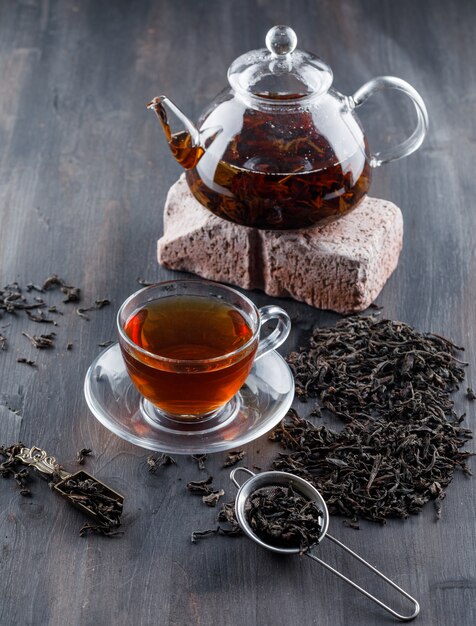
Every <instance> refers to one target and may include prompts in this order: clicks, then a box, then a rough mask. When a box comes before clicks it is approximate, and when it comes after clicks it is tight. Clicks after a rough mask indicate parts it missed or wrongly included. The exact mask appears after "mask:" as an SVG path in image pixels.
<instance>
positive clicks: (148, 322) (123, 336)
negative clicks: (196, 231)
mask: <svg viewBox="0 0 476 626" xmlns="http://www.w3.org/2000/svg"><path fill="white" fill-rule="evenodd" d="M274 317H276V318H277V319H278V326H277V328H276V329H275V330H274V331H273V333H272V334H271V335H270V336H269V337H267V338H266V339H265V340H263V341H262V342H261V343H260V342H259V330H260V326H261V324H262V323H263V322H264V321H267V320H268V319H271V318H274ZM118 327H119V338H120V339H119V343H120V346H121V351H122V355H123V358H124V361H125V364H126V367H127V371H128V373H129V376H130V378H131V379H132V381H133V383H134V385H135V386H136V388H137V389H138V391H139V392H140V394H141V395H142V396H143V398H144V399H145V400H146V401H147V402H148V403H150V404H151V405H152V408H153V409H155V410H156V411H157V410H158V411H159V412H160V414H161V416H164V415H165V416H167V417H169V418H171V419H174V420H179V421H198V420H202V419H204V418H209V417H211V416H215V415H216V414H217V412H219V411H220V410H221V409H222V408H223V407H224V406H225V405H226V404H227V403H228V402H229V401H230V400H231V399H232V398H233V397H234V396H235V394H236V393H237V392H238V391H239V389H240V388H241V387H242V385H243V384H244V382H245V381H246V379H247V377H248V375H249V373H250V371H251V368H252V366H253V362H254V360H255V358H258V357H259V356H262V355H263V354H264V353H265V352H267V351H268V350H271V349H274V348H275V347H277V346H278V345H280V343H282V342H283V341H284V340H285V338H286V336H287V334H288V332H289V328H290V322H289V318H288V316H287V314H286V313H285V312H284V311H283V310H282V309H280V308H279V307H274V306H271V307H264V308H262V309H261V310H258V309H257V308H256V307H255V305H254V304H253V303H252V302H251V301H250V300H248V298H246V297H245V296H243V295H241V294H240V293H239V292H237V291H235V290H234V289H231V288H230V287H226V286H224V285H219V284H217V283H211V282H206V281H200V280H184V281H171V282H167V283H161V284H159V285H152V286H150V287H147V288H145V289H142V290H141V291H139V292H137V293H136V294H134V295H133V296H131V297H130V298H129V299H128V300H126V302H125V303H124V304H123V305H122V307H121V309H120V311H119V314H118ZM149 408H150V407H149ZM149 413H150V410H149Z"/></svg>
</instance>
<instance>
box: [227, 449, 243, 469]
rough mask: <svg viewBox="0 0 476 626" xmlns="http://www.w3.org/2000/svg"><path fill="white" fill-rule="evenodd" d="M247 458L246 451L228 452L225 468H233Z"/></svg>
mask: <svg viewBox="0 0 476 626" xmlns="http://www.w3.org/2000/svg"><path fill="white" fill-rule="evenodd" d="M244 456H245V451H244V450H234V451H232V452H228V455H227V457H226V461H225V463H224V464H223V467H231V466H232V465H236V464H237V463H239V462H240V461H241V459H242V458H243V457H244Z"/></svg>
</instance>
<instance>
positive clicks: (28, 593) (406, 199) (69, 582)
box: [0, 0, 476, 626]
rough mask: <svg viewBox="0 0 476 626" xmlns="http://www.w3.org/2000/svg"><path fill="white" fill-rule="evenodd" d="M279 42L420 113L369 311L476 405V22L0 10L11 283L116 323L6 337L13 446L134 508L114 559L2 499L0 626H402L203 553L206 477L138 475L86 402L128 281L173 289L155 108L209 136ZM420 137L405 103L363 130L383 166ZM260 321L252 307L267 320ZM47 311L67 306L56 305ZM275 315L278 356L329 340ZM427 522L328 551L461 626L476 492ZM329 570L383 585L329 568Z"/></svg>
mask: <svg viewBox="0 0 476 626" xmlns="http://www.w3.org/2000/svg"><path fill="white" fill-rule="evenodd" d="M276 23H285V24H290V25H291V26H293V27H294V28H295V30H296V32H297V34H298V38H299V45H300V46H302V47H303V48H307V49H309V50H312V51H314V52H316V53H317V54H319V55H320V56H322V57H323V58H324V59H326V60H327V61H328V62H329V63H330V65H331V66H332V68H333V70H334V75H335V81H334V84H335V86H336V88H337V89H339V90H340V91H342V92H343V93H348V94H350V93H353V91H355V90H356V89H357V88H358V87H359V86H360V85H361V84H362V83H364V82H365V81H367V80H368V79H370V78H371V77H373V76H375V75H379V74H393V75H396V76H400V77H401V78H404V79H406V80H408V81H409V82H410V83H412V84H413V85H414V86H415V87H416V88H417V89H418V90H419V91H420V93H421V94H422V96H423V98H424V99H425V101H426V102H427V104H428V109H429V114H430V119H431V128H430V132H429V135H428V139H427V141H426V143H425V144H424V146H423V148H422V149H421V150H420V151H419V152H418V153H416V154H415V155H412V156H411V157H409V158H408V159H405V160H402V161H399V162H397V163H394V164H391V165H388V166H386V167H382V168H381V169H380V170H379V171H376V172H375V175H374V182H373V187H372V195H374V196H376V197H382V198H387V199H388V200H390V201H393V202H395V203H396V204H397V205H398V206H399V207H401V209H402V212H403V214H404V224H405V235H404V249H403V252H402V255H401V258H400V264H399V267H398V268H397V270H396V272H395V273H394V274H393V275H392V277H391V279H390V281H389V283H388V284H387V285H386V287H385V289H384V291H383V293H382V294H381V296H380V298H379V303H380V304H382V305H383V306H384V307H385V308H384V313H385V315H387V316H388V317H391V318H393V319H401V320H403V321H405V322H409V323H411V324H414V325H415V326H417V327H418V328H420V329H422V330H432V331H435V332H440V333H442V334H445V335H446V336H449V337H451V338H453V339H454V340H455V341H456V342H457V343H461V344H463V345H465V346H466V347H467V350H466V354H465V358H466V359H467V360H468V361H469V362H470V366H469V368H468V383H469V384H473V386H474V385H476V374H475V372H476V355H475V341H474V336H475V329H476V314H475V302H476V280H475V276H476V253H475V245H474V233H475V227H476V223H475V222H476V218H475V211H474V206H473V199H474V196H475V192H476V184H475V177H474V172H473V167H472V163H473V160H474V154H475V141H476V115H475V113H476V63H475V61H476V59H475V48H474V32H475V29H476V8H475V5H474V3H473V2H470V1H469V0H468V1H464V0H454V1H453V2H451V3H448V2H443V1H442V0H421V1H420V2H418V3H417V2H413V1H412V0H401V1H400V2H391V1H390V0H383V1H382V0H357V1H355V2H354V1H353V2H351V1H350V0H347V1H345V2H344V1H343V0H338V1H335V0H332V1H331V0H315V1H311V0H309V1H307V2H295V1H291V0H254V1H253V0H240V1H238V0H232V1H229V2H220V1H219V0H208V1H205V0H182V1H181V2H167V1H165V0H163V1H160V0H159V1H157V0H155V1H153V0H149V1H147V0H143V1H142V0H140V1H136V2H133V3H132V2H128V1H126V0H121V1H115V2H113V1H112V0H111V1H106V0H75V1H73V0H49V1H48V0H44V1H39V0H18V1H17V2H7V1H3V2H0V86H1V88H0V148H1V149H0V283H1V284H2V285H3V284H5V283H7V282H10V281H13V280H18V281H19V282H20V283H22V284H24V285H25V284H26V283H27V282H29V281H32V282H35V283H41V282H42V281H43V280H44V279H45V278H46V276H48V275H49V274H51V273H52V272H57V273H59V274H61V275H62V276H64V277H65V278H66V279H67V280H68V281H71V282H72V283H73V284H75V285H80V286H81V287H82V288H83V302H84V303H85V305H87V304H88V303H90V302H92V301H94V299H95V298H110V299H111V301H112V306H111V307H108V308H105V309H103V310H101V311H97V312H93V313H92V314H91V320H90V321H89V322H87V321H85V320H82V319H80V318H79V317H78V316H77V315H75V313H74V310H73V308H68V307H71V305H61V306H62V308H63V310H64V313H65V314H64V315H63V316H60V317H58V324H59V326H58V327H57V329H56V332H57V336H58V338H57V348H56V349H55V350H54V351H51V352H50V351H43V352H40V351H36V350H34V349H33V348H32V347H30V345H29V343H28V342H27V341H26V340H25V338H24V337H22V336H21V331H22V330H27V331H29V332H31V330H33V331H38V328H37V326H38V325H36V326H35V327H34V328H32V326H33V324H32V323H31V322H28V321H27V320H25V319H23V317H20V316H18V318H16V319H10V318H6V317H4V318H3V319H0V332H2V333H3V334H5V335H6V336H7V337H8V346H9V350H8V351H7V352H0V441H1V442H4V443H7V444H8V443H11V442H12V441H13V440H14V439H17V438H18V437H20V438H21V439H22V440H23V441H24V442H26V443H30V444H34V443H35V444H39V445H41V446H43V447H44V448H45V449H47V450H48V451H49V452H50V453H52V454H54V455H55V456H57V457H58V459H60V460H61V461H62V462H63V464H64V465H65V466H66V467H69V468H74V467H76V465H75V460H74V459H75V456H76V451H77V450H79V449H80V448H82V447H83V446H87V447H91V448H92V449H93V451H94V456H93V457H90V458H88V459H87V464H86V468H87V469H88V470H90V471H91V472H92V473H95V474H97V475H98V476H99V477H100V478H103V479H105V480H106V481H107V482H109V483H110V484H111V485H112V486H113V487H114V488H116V489H118V490H119V491H122V492H123V493H124V494H125V496H126V508H125V519H124V522H125V523H124V529H125V534H124V536H122V537H120V538H118V539H114V540H105V539H102V538H97V537H91V538H88V539H80V538H79V537H78V529H79V527H80V525H81V524H82V522H83V520H82V518H81V515H80V514H79V513H78V512H76V511H74V510H71V509H70V508H69V507H68V506H67V505H66V504H65V503H64V502H63V501H61V500H59V499H58V498H56V497H55V496H54V494H53V493H51V492H50V491H49V490H48V489H47V487H46V485H45V484H44V483H43V482H41V481H39V480H37V481H35V483H34V485H33V497H32V498H30V499H27V498H21V497H20V496H19V495H18V493H17V491H16V490H15V488H14V485H13V483H12V482H11V481H9V482H7V481H2V482H1V483H0V542H1V548H0V568H1V572H2V576H1V582H0V624H1V625H2V626H10V625H13V624H24V625H34V626H37V625H38V626H42V625H45V624H48V625H52V626H60V625H63V624H65V623H67V624H71V625H81V626H93V625H96V624H106V625H108V624H114V625H117V626H119V625H120V626H122V625H129V624H131V623H134V624H137V625H138V626H139V625H141V626H142V625H144V626H145V625H148V624H155V625H159V626H160V625H165V624H171V625H174V626H186V625H187V626H188V625H190V624H196V625H200V626H208V625H209V624H212V623H220V624H223V625H226V626H228V625H230V626H235V625H236V626H237V625H238V624H240V625H241V624H246V625H247V626H258V625H259V626H261V625H267V624H273V625H281V624H283V625H284V624H295V623H299V624H306V625H307V624H319V625H320V626H331V625H332V626H347V625H349V624H352V625H353V626H360V625H362V626H371V625H373V624H375V625H376V624H385V623H391V620H389V619H388V620H387V619H386V618H385V617H384V616H383V615H382V613H381V611H380V610H378V609H377V608H376V607H375V608H374V607H373V606H372V605H370V604H369V603H368V601H366V600H365V599H364V598H361V597H360V596H359V595H358V594H355V593H353V592H351V591H350V590H349V589H347V588H346V587H345V586H344V585H343V584H341V583H340V582H339V581H337V580H336V579H334V578H333V577H332V576H331V575H330V574H328V573H326V572H325V571H323V570H322V569H321V568H319V566H318V565H317V564H315V563H312V562H311V560H310V559H299V558H297V557H296V558H292V557H288V558H277V557H276V556H274V555H272V554H270V553H269V554H268V553H267V552H264V551H263V550H260V549H259V548H258V546H255V545H254V544H252V543H251V542H249V541H248V540H245V539H243V538H241V539H235V540H231V539H230V540H229V539H226V538H223V537H218V538H216V539H215V538H213V539H209V540H208V541H203V542H201V543H199V544H197V545H191V544H190V541H189V536H190V533H191V531H192V530H195V529H199V528H206V527H209V526H210V525H211V524H212V525H213V524H214V517H215V514H216V512H215V511H214V510H213V509H208V508H206V507H204V506H203V505H202V504H201V502H200V499H199V498H196V499H195V498H193V497H192V496H191V495H190V494H188V493H187V492H186V489H185V483H186V482H187V481H188V480H191V479H194V478H197V476H198V474H199V471H198V469H197V468H196V465H195V463H193V462H192V461H191V460H190V459H189V458H188V457H184V458H179V459H178V465H177V466H172V467H167V468H163V471H161V472H160V473H159V474H158V475H156V476H153V475H150V474H148V472H147V467H146V465H147V464H146V457H147V454H148V453H147V452H146V451H145V450H141V449H139V448H137V447H134V446H132V445H130V444H128V443H126V442H123V441H121V440H119V439H118V438H116V437H114V436H113V435H111V434H110V433H109V432H108V431H106V430H105V429H104V428H103V427H102V426H101V425H100V424H99V423H98V422H96V420H95V419H94V418H93V417H92V415H91V414H90V413H89V411H88V408H87V406H86V403H85V400H84V397H83V393H82V384H83V379H84V374H85V372H86V370H87V367H88V365H89V363H90V362H91V360H92V359H93V358H94V357H95V355H96V354H97V353H98V351H99V350H100V348H99V347H98V345H97V344H98V343H100V342H101V341H105V340H108V339H114V337H115V330H114V324H115V321H114V317H115V310H116V309H117V307H118V306H119V304H120V303H121V302H122V301H123V299H124V298H125V297H126V296H127V295H128V294H130V293H131V292H132V291H134V290H135V289H136V288H137V286H138V285H137V278H138V277H139V276H143V277H146V278H148V279H149V280H156V279H164V278H168V277H171V276H173V275H174V274H173V273H172V272H169V271H165V270H164V269H162V268H160V267H158V266H157V264H156V260H155V258H156V257H155V250H156V241H157V239H158V237H159V236H160V234H161V230H162V223H161V222H162V217H161V211H162V206H163V203H164V200H165V196H166V193H167V190H168V187H169V186H170V185H171V184H172V183H173V182H174V181H175V180H176V178H177V177H178V174H179V168H178V166H176V164H175V163H174V162H173V161H172V159H171V158H170V156H169V154H168V151H167V148H166V145H165V142H164V140H163V137H162V136H161V135H160V130H159V128H158V126H157V123H156V121H155V120H154V118H153V116H152V115H151V114H150V113H148V112H146V110H145V104H146V103H147V102H148V100H149V99H150V98H151V97H153V96H155V95H157V94H158V93H166V94H167V95H169V96H170V97H171V98H173V99H174V100H175V101H177V103H179V105H181V107H182V108H183V109H184V111H185V112H187V113H188V114H189V115H190V116H191V117H197V116H198V114H199V113H200V111H201V109H202V108H203V107H204V105H205V104H207V103H208V102H209V101H210V100H211V99H212V98H213V97H214V96H215V94H216V93H217V92H218V91H219V90H221V89H222V88H223V87H224V86H225V85H226V82H225V81H226V69H227V67H228V65H229V64H230V63H231V61H232V60H233V59H234V58H235V57H236V56H238V55H239V54H241V53H243V52H244V51H246V50H249V49H252V48H256V47H260V46H261V45H262V43H263V40H264V36H265V34H266V31H267V29H268V28H269V27H270V26H272V25H274V24H276ZM392 95H393V94H392ZM407 115H409V110H408V109H407V108H406V105H405V102H404V101H403V100H402V99H399V98H398V97H395V99H392V98H391V97H385V98H384V97H383V96H382V97H381V98H380V97H377V98H376V99H375V103H374V104H372V105H371V104H370V103H369V105H368V107H367V108H366V110H365V111H364V110H363V109H362V114H361V118H362V120H363V122H364V124H366V125H367V126H369V125H371V126H372V129H371V130H370V131H369V136H370V140H371V142H372V143H371V145H373V146H375V150H378V149H379V146H381V145H387V144H388V145H390V144H391V142H393V141H395V140H396V139H397V138H399V137H400V138H401V137H403V136H404V134H405V133H406V132H408V129H409V126H410V123H409V122H408V119H409V118H408V116H407ZM251 297H252V298H253V300H254V301H255V302H256V303H257V304H258V305H259V306H262V305H263V304H266V303H269V302H270V301H272V299H271V298H268V297H266V296H265V295H263V294H261V293H259V292H256V293H255V292H253V293H252V294H251ZM51 299H52V300H55V299H56V300H55V303H58V306H59V305H60V302H61V299H60V297H59V294H51ZM279 302H280V304H281V305H282V306H284V307H285V308H286V309H287V310H288V312H289V313H290V315H291V317H292V320H293V324H294V327H293V332H292V335H291V337H290V339H289V340H288V342H287V344H286V345H285V346H284V348H283V351H284V352H287V351H288V350H290V349H291V348H292V347H293V346H295V345H298V344H302V343H303V342H304V341H305V337H306V334H307V333H308V332H309V330H310V329H311V328H312V327H313V326H314V325H323V324H327V323H331V322H333V321H335V320H336V319H337V316H336V315H333V314H330V313H327V312H323V311H317V310H314V309H311V308H309V307H307V306H305V305H301V304H298V303H295V302H292V301H289V300H281V301H279ZM6 324H10V326H8V327H6V328H4V326H5V325H6ZM47 330H48V329H47ZM68 342H72V343H73V349H72V350H70V351H68V350H66V344H67V343H68ZM17 356H27V357H33V358H36V359H37V361H38V367H37V368H36V369H34V368H29V367H28V366H26V365H22V364H18V363H16V357H17ZM459 407H460V408H461V410H465V411H466V412H467V423H468V424H469V425H470V426H471V427H474V417H475V404H474V403H473V404H469V403H467V402H465V401H464V399H463V398H460V401H459ZM310 408H311V407H310V406H309V407H304V408H302V409H301V412H305V410H306V409H307V410H309V409H310ZM270 446H271V444H269V443H268V442H267V441H266V439H265V438H264V439H262V440H260V441H257V442H255V443H253V444H250V445H248V446H246V462H247V464H248V465H250V466H251V465H253V464H256V465H259V466H262V467H266V466H267V463H268V461H269V458H270V456H271V455H272V454H273V452H274V448H271V447H270ZM468 449H471V446H468ZM473 450H474V445H473ZM222 464H223V455H220V454H218V455H215V456H213V457H211V458H209V460H208V461H207V468H208V471H209V472H210V473H211V474H212V475H213V476H214V477H215V483H216V484H217V486H222V487H223V488H224V489H225V490H226V491H227V495H228V496H229V497H230V498H231V497H232V496H233V494H234V491H233V489H232V487H231V486H230V483H229V480H228V473H227V471H225V470H223V469H222V467H221V466H222ZM203 474H204V475H206V474H205V473H203ZM433 518H434V512H433V511H432V509H431V506H430V507H428V508H427V509H426V510H425V511H424V512H423V513H422V514H421V515H420V516H417V517H413V518H411V519H409V520H407V521H405V522H391V523H388V524H387V525H386V526H385V527H380V526H375V525H370V524H362V525H361V530H360V531H359V532H355V531H352V530H349V529H346V528H344V527H343V526H342V523H341V521H340V520H339V519H334V520H332V530H333V534H335V535H336V536H337V537H339V538H341V539H342V540H344V541H345V542H347V543H348V544H349V545H351V546H352V547H353V548H354V549H355V550H356V551H357V552H360V553H362V554H363V555H365V556H367V557H368V558H369V560H370V561H371V562H373V563H375V564H376V565H378V566H381V568H382V569H383V570H384V571H385V572H386V573H387V574H388V575H389V576H390V577H391V578H393V579H395V580H396V581H397V582H398V583H400V584H401V585H402V586H403V587H404V588H406V589H408V590H410V591H411V592H413V593H414V595H415V596H416V597H417V598H418V599H419V600H420V602H421V605H422V613H421V617H419V618H418V622H416V623H419V624H421V625H422V626H423V625H424V626H435V625H441V626H443V625H444V626H452V625H457V624H458V625H462V626H469V625H470V624H471V625H472V624H474V623H475V621H476V608H475V607H476V523H475V519H476V482H475V481H474V479H466V478H464V477H462V476H457V477H456V478H455V480H454V482H453V484H452V485H451V487H450V488H449V489H448V495H447V498H446V500H445V501H444V507H443V518H442V520H441V521H440V522H438V523H436V522H434V519H433ZM320 551H321V556H323V557H325V558H329V560H331V561H333V562H337V563H338V564H339V566H340V567H342V569H343V571H344V572H345V573H347V574H349V573H350V574H352V575H359V576H360V581H361V582H362V583H363V584H367V585H369V586H370V585H373V581H372V579H371V577H369V576H368V575H367V574H365V573H364V572H361V571H359V570H358V568H356V567H354V566H353V565H351V564H349V563H347V562H345V561H344V559H343V558H342V557H341V556H340V555H338V554H337V552H336V551H335V550H334V549H333V546H332V545H322V546H321V548H320Z"/></svg>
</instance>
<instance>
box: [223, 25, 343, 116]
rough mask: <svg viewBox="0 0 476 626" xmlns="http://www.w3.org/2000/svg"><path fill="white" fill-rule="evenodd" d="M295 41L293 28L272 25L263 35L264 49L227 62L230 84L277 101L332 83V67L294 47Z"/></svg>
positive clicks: (305, 94)
mask: <svg viewBox="0 0 476 626" xmlns="http://www.w3.org/2000/svg"><path fill="white" fill-rule="evenodd" d="M296 44H297V37H296V33H295V32H294V30H293V29H292V28H290V27H289V26H274V27H273V28H271V30H269V31H268V34H267V35H266V48H260V49H259V50H251V51H250V52H246V53H245V54H242V55H241V56H240V57H238V58H237V59H235V60H234V61H233V63H232V64H231V65H230V67H229V69H228V81H229V82H230V85H231V86H232V87H233V89H234V90H235V91H238V92H241V93H245V94H247V95H251V96H255V97H261V98H265V99H266V100H267V101H268V102H270V101H271V102H272V101H273V100H277V101H278V102H279V103H280V104H283V102H282V101H283V100H288V101H289V100H301V99H303V98H306V97H309V96H315V95H319V94H322V93H325V92H326V91H327V90H328V89H329V87H330V86H331V84H332V77H333V75H332V70H331V68H330V67H329V66H328V65H327V63H325V62H324V61H323V60H322V59H320V58H319V57H317V56H315V55H313V54H311V53H310V52H306V51H305V50H296Z"/></svg>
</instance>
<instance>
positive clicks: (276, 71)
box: [148, 26, 428, 230]
mask: <svg viewBox="0 0 476 626" xmlns="http://www.w3.org/2000/svg"><path fill="white" fill-rule="evenodd" d="M296 44H297V38H296V34H295V32H294V31H293V30H292V29H291V28H289V27H287V26H275V27H274V28H272V29H271V30H270V31H269V32H268V34H267V36H266V48H263V49H260V50H253V51H251V52H247V53H246V54H243V55H242V56H240V57H238V58H237V59H236V60H235V61H234V62H233V63H232V64H231V66H230V68H229V70H228V81H229V83H230V86H229V87H228V88H227V89H225V90H224V91H222V92H221V93H220V94H219V95H218V96H217V97H216V99H215V100H214V101H213V102H212V103H211V104H210V105H209V106H208V107H207V109H206V110H205V111H204V112H203V113H202V115H201V116H200V118H199V120H198V123H197V125H195V124H193V123H192V122H191V121H190V120H189V119H188V117H187V116H186V115H184V113H182V111H181V110H180V109H179V108H178V107H177V106H176V105H175V104H174V103H173V102H172V101H171V100H169V98H167V97H166V96H160V97H158V98H154V100H153V101H152V102H150V103H149V104H148V108H149V109H152V110H153V111H155V112H156V113H157V115H158V117H159V120H160V122H161V124H162V128H163V131H164V133H165V135H166V138H167V141H168V144H169V147H170V149H171V151H172V154H173V155H174V157H175V158H176V160H177V161H178V163H180V165H182V166H183V167H184V168H185V169H186V179H187V182H188V185H189V187H190V190H191V191H192V193H193V195H194V196H195V197H196V198H197V200H198V201H199V202H200V203H201V204H202V205H203V206H204V207H206V208H207V209H209V210H210V211H212V213H214V214H215V215H218V216H219V217H221V218H224V219H226V220H229V221H231V222H235V223H236V224H242V225H244V226H252V227H255V228H263V229H273V230H286V229H298V228H307V227H310V226H316V225H319V226H320V225H324V224H326V223H328V222H331V221H333V220H336V219H338V218H340V217H342V216H344V215H346V214H347V213H349V211H352V209H354V208H355V207H356V206H357V205H358V204H359V203H360V202H361V201H362V200H363V198H364V197H365V196H366V194H367V192H368V190H369V187H370V181H371V172H372V168H374V167H378V166H379V165H382V164H383V163H388V162H389V161H394V160H396V159H400V158H402V157H404V156H407V155H409V154H411V153H412V152H414V151H415V150H417V149H418V148H419V147H420V145H421V143H422V142H423V139H424V137H425V134H426V131H427V127H428V115H427V111H426V107H425V104H424V102H423V100H422V98H421V97H420V95H419V94H418V93H417V92H416V91H415V89H414V88H413V87H412V86H411V85H409V84H408V83H407V82H405V81H403V80H401V79H399V78H394V77H392V76H379V77H377V78H374V79H372V80H370V81H369V82H368V83H365V85H363V86H362V87H361V88H360V89H358V90H357V91H356V92H355V94H354V95H353V96H344V95H342V94H341V93H339V92H338V91H336V90H335V89H333V88H332V77H333V75H332V70H331V69H330V67H329V66H328V65H327V64H326V63H325V62H324V61H322V60H321V59H319V58H318V57H316V56H314V55H313V54H310V53H309V52H305V51H302V50H298V49H296ZM387 87H388V88H392V89H398V90H400V91H403V92H404V93H405V94H406V95H407V96H408V97H409V98H410V99H411V100H412V102H413V104H414V106H415V110H416V113H417V124H416V128H415V130H414V131H413V133H412V135H411V136H410V137H408V138H407V139H406V140H405V141H403V143H401V144H399V145H397V146H393V147H391V148H388V149H386V150H383V151H382V152H377V153H375V154H374V153H371V152H370V150H369V147H368V144H367V140H366V137H365V134H364V131H363V129H362V126H361V124H360V122H359V120H358V118H357V116H356V114H355V109H356V108H357V107H359V106H360V105H361V104H363V103H364V102H365V101H366V100H367V98H369V96H371V95H372V94H373V93H375V92H377V91H379V90H381V89H384V88H387ZM171 114H173V118H174V121H175V122H177V121H178V122H179V124H180V126H179V130H178V132H172V128H171V127H172V122H171Z"/></svg>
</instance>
